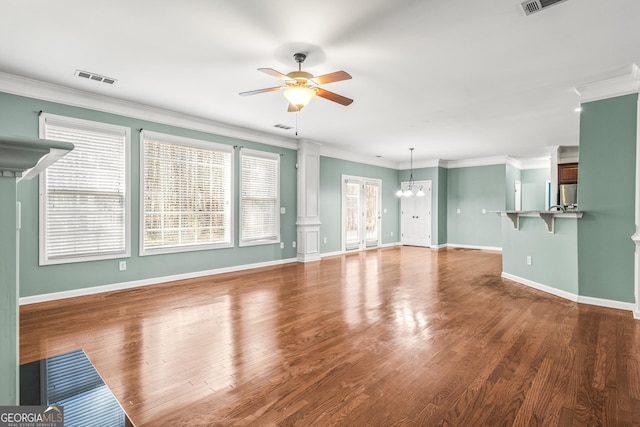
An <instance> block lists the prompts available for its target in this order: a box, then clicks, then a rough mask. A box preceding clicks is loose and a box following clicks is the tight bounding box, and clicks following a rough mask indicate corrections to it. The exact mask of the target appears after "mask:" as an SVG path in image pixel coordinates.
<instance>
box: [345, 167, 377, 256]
mask: <svg viewBox="0 0 640 427" xmlns="http://www.w3.org/2000/svg"><path fill="white" fill-rule="evenodd" d="M342 183H343V185H342V224H343V225H342V229H343V233H342V235H343V238H342V241H343V250H344V251H353V250H362V249H365V248H372V247H378V246H379V245H380V206H381V204H380V181H379V180H374V179H367V178H362V177H353V176H343V178H342Z"/></svg>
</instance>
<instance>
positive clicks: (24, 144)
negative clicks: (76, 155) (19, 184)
mask: <svg viewBox="0 0 640 427" xmlns="http://www.w3.org/2000/svg"><path fill="white" fill-rule="evenodd" d="M71 150H73V144H71V143H70V142H62V141H50V140H44V139H38V138H22V137H7V136H0V176H5V177H7V176H8V177H15V178H18V179H20V178H22V179H30V178H33V177H34V176H36V175H37V174H39V173H40V172H42V171H43V170H44V169H45V168H47V167H48V166H50V165H52V164H53V163H54V162H55V161H57V160H58V159H60V158H61V157H63V156H64V155H65V154H67V153H68V152H69V151H71Z"/></svg>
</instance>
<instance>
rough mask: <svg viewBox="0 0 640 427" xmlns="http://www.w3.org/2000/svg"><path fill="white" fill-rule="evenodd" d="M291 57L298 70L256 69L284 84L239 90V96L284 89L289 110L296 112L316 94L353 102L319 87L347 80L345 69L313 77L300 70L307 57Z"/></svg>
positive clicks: (344, 101) (330, 98) (298, 55)
mask: <svg viewBox="0 0 640 427" xmlns="http://www.w3.org/2000/svg"><path fill="white" fill-rule="evenodd" d="M293 59H294V60H295V61H296V62H297V63H298V71H292V72H290V73H288V74H282V73H281V72H279V71H276V70H274V69H273V68H258V71H262V72H263V73H267V74H269V75H270V76H273V77H276V78H278V79H281V80H283V81H284V83H285V86H276V87H269V88H266V89H258V90H250V91H248V92H240V95H241V96H248V95H256V94H259V93H265V92H275V91H277V90H280V89H285V91H284V96H285V98H287V101H289V109H288V110H287V111H289V112H296V111H300V110H302V108H303V107H304V106H305V105H307V104H308V103H309V101H311V100H312V99H313V98H314V97H315V96H316V95H317V96H319V97H321V98H324V99H328V100H329V101H333V102H337V103H338V104H342V105H344V106H347V105H349V104H351V103H352V102H353V99H350V98H347V97H345V96H342V95H338V94H337V93H333V92H329V91H328V90H326V89H323V88H321V87H320V85H323V84H327V83H333V82H339V81H341V80H349V79H350V78H351V76H350V75H349V73H347V72H346V71H336V72H333V73H329V74H323V75H321V76H318V77H314V76H313V74H311V73H308V72H306V71H302V63H303V62H304V60H305V59H307V55H306V54H304V53H296V54H295V55H293Z"/></svg>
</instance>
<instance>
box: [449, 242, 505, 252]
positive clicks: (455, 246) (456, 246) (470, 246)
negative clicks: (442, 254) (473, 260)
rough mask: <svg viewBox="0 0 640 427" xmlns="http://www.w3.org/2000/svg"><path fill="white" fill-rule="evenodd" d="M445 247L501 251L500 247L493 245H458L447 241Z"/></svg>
mask: <svg viewBox="0 0 640 427" xmlns="http://www.w3.org/2000/svg"><path fill="white" fill-rule="evenodd" d="M446 247H447V248H454V249H455V248H460V249H480V250H483V251H496V252H502V248H498V247H495V246H476V245H459V244H457V243H447V244H446Z"/></svg>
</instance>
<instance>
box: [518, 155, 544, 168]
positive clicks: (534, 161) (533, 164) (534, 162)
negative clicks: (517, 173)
mask: <svg viewBox="0 0 640 427" xmlns="http://www.w3.org/2000/svg"><path fill="white" fill-rule="evenodd" d="M550 167H551V159H550V158H549V157H535V158H530V159H520V168H519V169H520V170H527V169H548V168H550Z"/></svg>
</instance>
